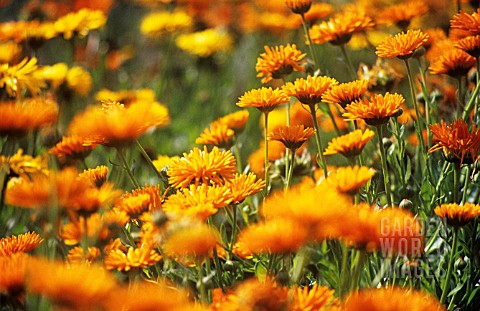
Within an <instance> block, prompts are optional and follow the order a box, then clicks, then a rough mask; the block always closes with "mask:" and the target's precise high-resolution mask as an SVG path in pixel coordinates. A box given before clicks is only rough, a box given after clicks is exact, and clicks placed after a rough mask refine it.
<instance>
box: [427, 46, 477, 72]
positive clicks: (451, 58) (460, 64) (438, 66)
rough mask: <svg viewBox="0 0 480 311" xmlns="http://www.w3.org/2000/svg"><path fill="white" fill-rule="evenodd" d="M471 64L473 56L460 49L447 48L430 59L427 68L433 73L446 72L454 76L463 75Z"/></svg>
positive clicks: (472, 63)
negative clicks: (436, 56)
mask: <svg viewBox="0 0 480 311" xmlns="http://www.w3.org/2000/svg"><path fill="white" fill-rule="evenodd" d="M473 66H475V58H474V57H472V56H470V55H469V54H468V53H466V52H464V51H462V50H460V49H448V50H446V51H445V50H444V51H443V53H442V54H441V55H439V56H438V58H436V59H434V60H432V62H431V64H430V66H429V67H428V69H429V70H430V73H431V74H434V75H439V74H446V75H449V76H451V77H454V78H456V77H462V76H465V75H466V74H467V73H468V71H469V70H470V69H471V68H472V67H473Z"/></svg>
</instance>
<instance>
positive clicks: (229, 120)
mask: <svg viewBox="0 0 480 311" xmlns="http://www.w3.org/2000/svg"><path fill="white" fill-rule="evenodd" d="M249 116H250V112H248V110H246V109H244V110H240V111H236V112H232V113H230V114H227V115H225V116H223V117H221V118H219V119H218V120H217V121H218V122H220V123H224V124H225V125H227V127H228V128H231V129H232V130H233V131H234V132H235V135H239V134H240V133H241V132H243V129H244V128H245V126H246V125H247V121H248V117H249Z"/></svg>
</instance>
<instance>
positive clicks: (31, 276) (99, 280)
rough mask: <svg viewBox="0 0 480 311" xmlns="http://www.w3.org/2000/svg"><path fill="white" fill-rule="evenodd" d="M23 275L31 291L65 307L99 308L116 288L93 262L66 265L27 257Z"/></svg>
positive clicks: (113, 278)
mask: <svg viewBox="0 0 480 311" xmlns="http://www.w3.org/2000/svg"><path fill="white" fill-rule="evenodd" d="M27 276H28V277H27V287H28V290H29V291H30V292H31V293H33V294H37V295H41V296H44V297H47V298H48V299H49V301H51V302H53V303H54V304H55V305H57V306H59V307H63V308H68V309H76V310H79V309H83V310H93V309H96V308H101V306H102V305H103V304H104V301H105V299H106V298H107V297H108V295H109V294H110V293H111V292H112V291H115V290H116V289H117V288H118V285H117V282H116V279H115V277H114V276H113V275H112V274H110V273H109V272H107V271H105V270H104V269H102V268H100V267H98V266H94V265H67V264H65V263H63V262H58V261H55V262H53V261H47V260H44V259H36V260H30V262H29V265H28V267H27Z"/></svg>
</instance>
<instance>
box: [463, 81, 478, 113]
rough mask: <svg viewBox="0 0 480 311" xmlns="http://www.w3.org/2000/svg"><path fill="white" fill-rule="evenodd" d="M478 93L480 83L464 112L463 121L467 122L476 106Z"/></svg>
mask: <svg viewBox="0 0 480 311" xmlns="http://www.w3.org/2000/svg"><path fill="white" fill-rule="evenodd" d="M478 91H480V83H477V85H476V86H475V89H474V90H473V93H472V96H471V97H470V99H469V100H468V103H467V104H466V105H465V109H464V110H463V115H462V119H463V121H466V120H467V118H468V115H469V114H470V111H471V110H472V108H473V106H474V104H475V103H476V102H477V96H478Z"/></svg>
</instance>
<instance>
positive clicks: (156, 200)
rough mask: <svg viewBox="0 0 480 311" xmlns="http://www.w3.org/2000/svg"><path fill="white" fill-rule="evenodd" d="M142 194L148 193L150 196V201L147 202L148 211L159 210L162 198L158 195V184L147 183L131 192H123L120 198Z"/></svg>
mask: <svg viewBox="0 0 480 311" xmlns="http://www.w3.org/2000/svg"><path fill="white" fill-rule="evenodd" d="M142 194H148V195H149V196H150V201H149V202H148V211H155V210H159V209H160V208H161V207H162V198H161V196H160V186H159V185H157V186H154V185H148V186H145V187H142V188H139V189H133V190H132V191H131V192H126V193H124V194H123V196H122V199H127V198H129V197H138V196H140V195H142Z"/></svg>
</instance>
